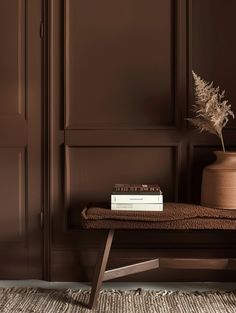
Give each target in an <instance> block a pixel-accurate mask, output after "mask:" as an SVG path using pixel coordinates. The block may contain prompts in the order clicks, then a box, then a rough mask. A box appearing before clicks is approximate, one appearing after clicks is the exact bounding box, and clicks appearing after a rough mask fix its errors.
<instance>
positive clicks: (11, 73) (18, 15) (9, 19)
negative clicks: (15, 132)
mask: <svg viewBox="0 0 236 313" xmlns="http://www.w3.org/2000/svg"><path fill="white" fill-rule="evenodd" d="M25 9H26V7H25V1H24V0H1V1H0V38H1V48H0V71H1V75H0V103H1V104H0V116H4V115H24V114H25V53H26V52H25V25H26V22H25Z"/></svg>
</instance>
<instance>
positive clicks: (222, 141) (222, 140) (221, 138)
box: [219, 132, 225, 152]
mask: <svg viewBox="0 0 236 313" xmlns="http://www.w3.org/2000/svg"><path fill="white" fill-rule="evenodd" d="M219 137H220V141H221V144H222V148H223V151H224V152H225V144H224V138H223V135H222V132H220V133H219Z"/></svg>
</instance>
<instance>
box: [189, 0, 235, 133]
mask: <svg viewBox="0 0 236 313" xmlns="http://www.w3.org/2000/svg"><path fill="white" fill-rule="evenodd" d="M190 4H191V5H190V8H191V10H190V12H189V14H190V17H191V18H190V32H189V34H190V43H191V46H190V53H189V55H190V70H192V69H193V70H194V71H195V72H196V73H198V74H199V75H200V76H202V77H203V78H204V79H205V80H207V81H209V82H211V81H213V82H214V83H215V87H217V86H220V87H221V89H222V90H225V91H226V93H225V97H226V98H227V99H228V100H229V103H230V104H231V105H232V108H233V110H234V112H235V113H236V89H235V81H236V71H235V69H236V58H235V55H236V42H235V29H236V20H235V12H236V2H235V1H234V0H227V1H225V0H191V1H190ZM190 81H191V82H192V77H191V73H190ZM190 86H191V85H190ZM191 93H192V92H191ZM192 101H193V99H191V102H192ZM228 127H236V120H231V121H230V122H229V123H228Z"/></svg>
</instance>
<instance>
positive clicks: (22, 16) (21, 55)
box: [0, 0, 28, 120]
mask: <svg viewBox="0 0 236 313" xmlns="http://www.w3.org/2000/svg"><path fill="white" fill-rule="evenodd" d="M15 5H16V7H17V30H16V32H17V52H16V53H17V74H16V76H17V91H16V94H17V104H16V106H15V108H14V112H11V113H8V112H3V113H1V114H0V117H1V118H5V117H15V116H17V117H18V118H19V117H20V118H23V119H25V120H26V119H27V97H26V88H27V87H26V84H27V82H26V79H27V60H26V57H27V51H26V50H27V42H26V38H27V36H26V34H27V31H28V30H27V24H28V23H27V19H28V15H27V11H28V10H27V8H28V0H17V1H16V2H15ZM9 62H10V60H9Z"/></svg>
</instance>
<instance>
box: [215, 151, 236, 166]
mask: <svg viewBox="0 0 236 313" xmlns="http://www.w3.org/2000/svg"><path fill="white" fill-rule="evenodd" d="M214 154H215V155H216V162H215V164H217V165H222V166H223V165H224V166H226V167H230V168H232V167H233V168H236V152H223V151H214Z"/></svg>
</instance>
